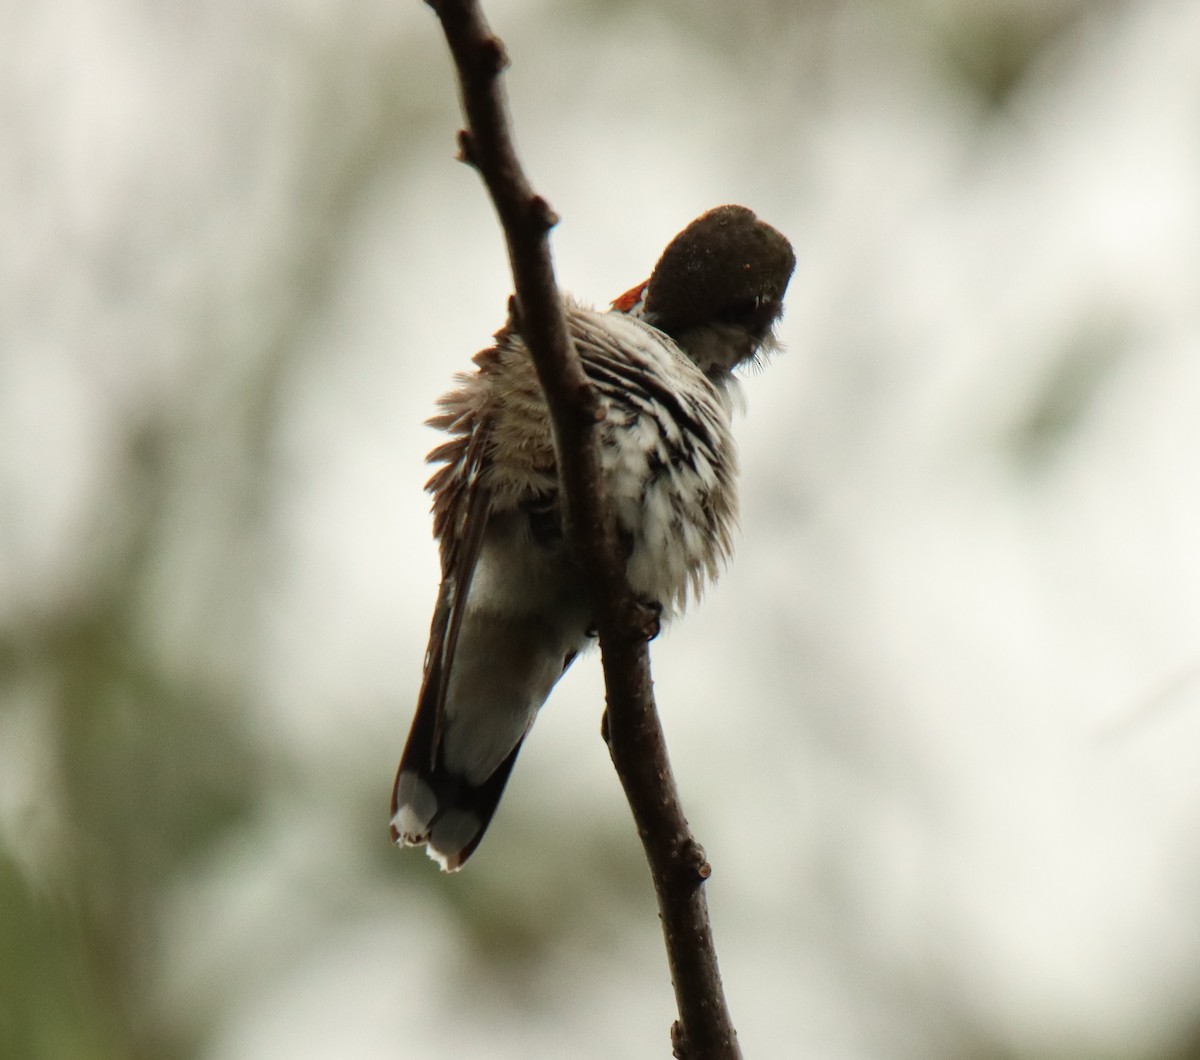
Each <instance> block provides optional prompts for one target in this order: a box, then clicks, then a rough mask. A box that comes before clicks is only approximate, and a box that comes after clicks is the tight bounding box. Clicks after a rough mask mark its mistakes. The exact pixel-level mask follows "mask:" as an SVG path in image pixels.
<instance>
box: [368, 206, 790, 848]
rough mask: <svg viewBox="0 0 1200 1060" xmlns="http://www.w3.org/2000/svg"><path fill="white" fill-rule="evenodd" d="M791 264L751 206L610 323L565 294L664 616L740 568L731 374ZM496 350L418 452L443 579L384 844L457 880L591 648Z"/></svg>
mask: <svg viewBox="0 0 1200 1060" xmlns="http://www.w3.org/2000/svg"><path fill="white" fill-rule="evenodd" d="M795 264H796V258H795V254H794V253H793V251H792V247H791V244H790V243H789V242H788V240H787V239H786V238H785V237H784V236H783V235H782V234H780V233H779V232H778V231H777V230H776V229H774V228H772V227H771V226H770V225H768V224H766V223H765V222H763V221H761V220H759V219H758V218H757V217H756V216H755V214H754V213H753V211H751V210H749V209H747V208H746V207H744V206H719V207H717V208H716V209H713V210H710V211H708V212H707V213H705V214H704V215H703V216H701V217H699V218H697V219H696V220H695V221H693V222H692V223H691V224H689V225H688V226H687V227H686V228H685V229H684V230H683V231H682V232H680V233H679V234H678V235H677V236H676V237H675V238H674V239H673V240H671V242H670V243H669V244H668V245H667V248H666V250H664V251H663V253H662V256H661V257H660V258H659V260H658V263H657V264H656V265H655V266H654V269H653V271H652V272H651V274H650V278H649V279H648V280H646V281H644V282H643V283H640V284H638V285H637V286H636V287H633V288H631V289H630V290H629V291H626V292H625V293H624V294H623V295H621V296H620V297H619V298H617V299H616V300H615V301H614V302H613V303H612V308H611V309H610V310H609V311H607V312H600V311H597V310H594V309H590V308H587V307H586V306H584V305H582V304H580V303H578V302H576V301H574V300H573V299H571V298H570V297H566V298H564V311H565V314H566V319H567V326H568V330H569V332H570V336H571V339H572V341H573V343H574V346H575V349H576V351H577V352H578V354H579V357H580V359H581V361H582V364H583V369H584V372H585V373H586V375H587V377H588V379H589V381H590V382H591V384H592V386H593V387H594V388H595V391H596V394H597V397H598V400H599V402H600V406H601V409H602V411H603V418H602V419H601V420H600V422H599V423H598V425H597V436H598V444H599V456H600V467H601V472H602V474H603V475H604V476H605V479H606V482H607V486H608V492H609V496H610V498H611V503H612V505H613V507H614V510H615V516H616V521H617V529H618V535H619V540H620V542H621V545H622V548H623V551H624V554H625V562H626V577H627V579H628V581H629V585H630V588H631V589H632V590H633V591H634V593H636V594H637V596H638V598H639V599H640V600H642V601H644V602H645V603H646V604H647V606H648V607H650V608H651V609H652V610H653V612H655V613H657V614H658V615H659V616H660V618H661V620H662V621H667V620H669V619H670V618H672V617H674V616H676V615H678V614H679V613H680V612H682V610H683V609H684V607H685V606H686V604H687V603H688V601H689V599H691V598H695V597H696V596H698V595H699V594H700V592H701V590H702V589H703V587H704V586H705V584H707V583H708V582H710V581H711V580H713V579H715V578H716V577H717V575H718V574H719V572H720V570H721V568H722V566H723V565H724V564H725V563H726V562H727V561H728V559H729V558H730V556H731V553H732V535H733V530H734V526H735V523H736V519H737V494H736V487H735V478H736V473H737V455H736V452H735V448H734V443H733V438H732V435H731V431H730V414H731V408H732V394H733V391H734V389H735V388H736V380H735V378H734V375H733V372H734V370H735V369H737V368H739V367H740V366H742V365H747V364H753V363H756V362H759V361H761V360H762V358H763V357H764V356H765V355H766V354H768V353H770V352H771V351H773V350H774V349H775V348H776V346H777V343H776V340H775V335H774V331H775V326H776V324H777V323H778V321H779V319H780V317H781V316H782V313H783V297H784V293H785V292H786V290H787V286H788V281H789V280H790V278H791V275H792V271H793V269H794V268H795ZM494 339H495V341H494V344H493V345H492V346H490V347H489V348H487V349H485V350H484V351H482V352H481V353H478V354H476V355H475V357H474V358H473V363H474V365H475V369H474V371H472V372H464V373H460V374H459V375H458V376H456V378H455V382H456V384H457V386H456V388H455V389H453V390H451V391H450V392H449V393H447V394H445V395H444V396H443V397H441V398H440V399H439V401H438V413H437V415H435V416H434V417H433V418H432V419H430V420H429V421H428V424H429V425H430V426H432V427H435V428H437V429H439V430H441V431H443V432H445V433H446V435H448V438H447V440H446V441H444V442H443V443H442V444H440V445H438V446H437V447H436V448H435V449H434V450H433V451H432V452H431V453H430V454H429V456H428V458H427V459H428V462H429V463H431V464H434V465H437V469H436V470H435V472H434V473H433V475H432V477H431V478H430V480H429V482H428V484H427V485H426V489H427V490H428V491H429V492H430V493H431V494H432V495H433V505H432V511H433V533H434V537H435V538H436V539H437V541H438V544H439V551H440V558H441V585H440V587H439V589H438V595H437V602H436V604H435V606H434V612H433V621H432V623H431V626H430V632H429V645H428V647H427V649H426V652H425V664H424V675H423V680H422V684H421V691H420V694H419V695H418V698H417V708H416V714H415V716H414V718H413V722H412V728H411V730H410V732H409V736H408V741H407V743H406V745H405V748H404V753H403V755H402V757H401V759H400V766H399V770H398V772H397V775H396V782H395V786H394V788H393V792H392V818H391V834H392V839H393V841H395V842H396V843H397V844H399V845H401V846H422V845H423V846H424V847H425V849H426V852H427V853H428V854H429V856H430V857H431V858H433V859H434V860H435V861H436V862H437V863H438V864H439V865H440V866H441V868H442V869H443V870H444V871H447V872H452V871H455V870H457V869H459V868H461V867H462V866H463V864H464V863H465V862H466V860H467V859H468V858H469V857H470V856H471V854H472V853H473V852H474V851H475V849H476V847H478V845H479V842H480V840H481V839H482V838H483V835H484V832H485V831H486V830H487V827H488V824H489V823H490V822H491V820H492V816H493V814H494V813H495V811H496V806H497V805H498V803H499V801H500V796H501V795H502V793H503V791H504V787H505V784H506V783H507V781H508V778H509V774H510V773H511V772H512V768H513V764H514V763H515V762H516V758H517V754H518V752H519V751H520V749H521V745H522V743H523V742H524V740H525V737H526V736H527V735H528V733H529V730H530V727H531V726H532V725H533V722H534V720H535V718H536V717H537V714H538V711H539V710H540V709H541V707H542V705H543V704H544V703H545V701H546V699H547V697H548V696H549V695H550V692H551V690H552V689H553V688H554V685H555V684H556V683H557V681H558V679H559V678H560V677H561V676H562V675H563V674H564V673H565V672H566V670H567V668H568V667H570V665H571V663H572V662H574V660H575V658H576V656H578V654H579V653H580V652H581V651H583V650H584V648H585V647H587V645H588V644H589V642H590V641H591V640H593V639H594V637H595V631H594V616H593V614H592V608H591V604H590V602H589V599H588V594H587V592H586V589H585V585H584V580H583V578H582V576H581V573H580V571H579V569H578V568H577V566H576V565H575V562H574V560H573V558H572V555H571V553H570V550H569V548H568V543H567V541H566V539H565V533H564V523H563V513H562V506H561V500H560V491H559V483H558V473H557V467H556V460H555V454H554V440H553V436H552V433H551V426H550V417H549V413H548V411H547V408H546V403H545V399H544V398H543V396H542V391H541V388H540V385H539V383H538V379H537V375H536V372H535V370H534V365H533V361H532V360H531V358H530V356H529V351H528V349H527V348H526V346H525V344H524V342H523V341H522V338H521V334H520V322H519V319H517V318H516V317H515V316H510V320H509V322H508V323H507V324H506V325H505V327H503V328H502V329H501V330H500V331H498V332H497V333H496V335H495V336H494Z"/></svg>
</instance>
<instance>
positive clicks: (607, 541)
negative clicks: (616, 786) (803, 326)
mask: <svg viewBox="0 0 1200 1060" xmlns="http://www.w3.org/2000/svg"><path fill="white" fill-rule="evenodd" d="M429 3H430V6H431V7H432V8H433V9H434V11H435V12H436V13H437V15H438V18H439V19H440V20H441V23H442V28H443V30H444V32H445V35H446V40H447V42H448V43H449V45H450V52H451V54H452V56H453V58H454V64H455V68H456V70H457V72H458V82H459V90H460V95H461V99H462V106H463V111H464V113H465V115H466V122H467V128H466V129H465V130H464V131H463V132H461V133H460V134H459V157H460V158H461V159H462V160H463V161H464V162H467V163H469V164H470V165H472V166H474V167H475V169H477V170H478V171H479V174H480V175H481V177H482V178H483V181H484V183H485V184H486V185H487V189H488V192H489V194H490V195H491V198H492V202H493V203H494V205H495V207H496V212H497V214H498V215H499V217H500V223H501V226H502V227H503V229H504V237H505V241H506V243H507V245H508V257H509V262H510V265H511V267H512V273H513V284H514V288H515V290H516V303H517V305H516V317H517V320H518V321H519V330H520V333H521V336H522V338H523V339H524V340H525V343H526V345H527V346H528V347H529V351H530V354H531V355H532V357H533V361H534V364H535V366H536V368H537V373H538V378H539V379H540V381H541V384H542V389H543V391H544V392H545V395H546V404H547V405H548V407H549V410H550V417H551V421H552V424H553V428H554V439H555V449H556V453H557V458H558V472H559V481H560V483H561V488H562V493H563V495H564V498H565V510H566V516H567V528H568V535H569V540H570V541H571V544H572V547H573V549H574V550H575V554H576V556H577V557H578V558H579V561H580V565H581V567H582V569H583V571H584V572H585V577H586V578H587V581H588V589H589V591H590V593H591V597H592V600H593V603H594V606H595V608H596V616H595V617H596V625H597V628H598V630H599V633H600V649H601V653H602V657H603V666H604V680H605V686H606V692H607V710H606V712H605V716H604V734H605V739H606V740H607V741H608V746H609V751H610V753H611V755H612V759H613V764H614V766H615V768H616V771H617V775H618V777H619V778H620V780H621V784H622V786H623V787H624V789H625V795H626V798H627V799H628V800H629V805H630V808H631V809H632V811H633V817H634V821H635V822H636V824H637V829H638V835H639V836H640V837H641V840H642V845H643V846H644V848H645V851H646V858H647V860H648V862H649V865H650V874H651V877H652V879H653V881H654V889H655V892H656V894H657V896H658V905H659V911H660V913H661V916H662V924H663V934H664V937H665V939H666V945H667V958H668V961H669V964H670V969H671V980H672V983H673V984H674V987H675V997H676V1002H677V1004H678V1008H679V1020H678V1021H677V1022H676V1023H675V1025H674V1026H673V1027H672V1029H671V1041H672V1045H673V1049H674V1054H675V1056H677V1057H686V1058H687V1060H737V1058H739V1057H740V1056H741V1053H740V1051H739V1049H738V1044H737V1033H736V1032H735V1030H734V1028H733V1023H732V1021H731V1020H730V1017H729V1010H728V1006H727V1005H726V1002H725V995H724V992H723V990H722V987H721V976H720V971H719V969H718V967H717V957H716V951H715V949H714V947H713V941H712V931H711V928H710V926H709V920H708V904H707V901H706V900H705V895H704V887H703V883H704V881H705V880H706V879H707V878H708V876H709V874H710V872H711V869H710V868H709V865H708V862H707V860H706V859H705V856H704V851H703V850H702V849H701V847H700V845H699V844H698V843H697V842H696V840H695V839H694V838H693V837H692V835H691V832H690V830H689V829H688V823H687V819H686V818H685V817H684V815H683V809H682V807H681V806H680V803H679V793H678V791H677V789H676V786H675V779H674V776H673V775H672V773H671V765H670V762H669V760H668V758H667V747H666V741H665V739H664V737H663V731H662V727H661V725H660V724H659V720H658V712H657V710H656V708H655V705H654V696H653V692H652V688H651V680H650V657H649V652H648V650H647V647H646V630H647V624H648V623H647V617H648V616H647V614H646V609H645V608H644V607H643V606H642V605H641V604H640V603H639V602H638V601H637V600H636V599H635V597H634V595H633V593H632V592H631V591H630V588H629V584H628V582H627V581H626V578H625V564H624V560H623V558H622V553H621V550H620V548H619V544H618V540H617V533H616V521H615V519H614V517H613V513H612V507H611V505H610V504H609V501H608V496H607V489H606V484H605V481H604V479H603V477H602V475H601V473H600V461H599V453H598V450H597V444H596V438H595V430H594V429H595V426H596V423H597V422H598V420H599V419H600V418H601V417H602V415H603V413H602V410H601V409H600V406H599V404H598V402H597V399H596V395H595V393H594V392H593V390H592V387H591V385H590V383H589V382H588V379H587V377H586V375H585V374H584V371H583V366H582V365H581V363H580V360H579V357H578V355H577V354H576V352H575V349H574V346H573V345H572V343H571V339H570V335H569V333H568V331H567V325H566V319H565V317H564V315H563V306H562V300H561V298H560V297H559V294H558V290H557V287H556V284H555V280H554V269H553V265H552V263H551V258H550V244H549V239H548V234H549V231H550V229H551V228H552V227H553V226H554V225H555V224H556V223H557V220H558V219H557V217H556V216H555V215H554V212H553V211H552V210H551V209H550V206H549V205H548V204H547V202H546V200H545V199H543V198H542V197H541V196H540V195H537V194H536V193H535V192H534V191H533V188H532V187H531V186H530V184H529V182H528V180H527V179H526V177H525V174H524V171H523V169H522V167H521V164H520V161H519V160H518V158H517V155H516V150H515V148H514V146H513V142H512V134H511V131H510V126H509V120H508V111H507V105H506V102H505V99H504V93H503V88H502V85H501V81H500V74H501V72H502V71H503V69H504V67H505V66H506V65H507V62H508V60H507V56H506V55H505V51H504V45H503V44H502V43H501V42H500V40H499V38H497V37H496V36H495V35H494V34H493V33H492V32H491V30H490V29H489V27H488V25H487V22H486V21H485V20H484V17H483V13H482V11H481V10H480V8H479V4H478V3H477V2H476V0H429Z"/></svg>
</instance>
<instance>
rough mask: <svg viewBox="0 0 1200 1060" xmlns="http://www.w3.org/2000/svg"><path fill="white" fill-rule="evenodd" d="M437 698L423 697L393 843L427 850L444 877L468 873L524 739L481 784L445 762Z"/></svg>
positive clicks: (399, 777)
mask: <svg viewBox="0 0 1200 1060" xmlns="http://www.w3.org/2000/svg"><path fill="white" fill-rule="evenodd" d="M432 691H433V692H434V693H435V694H434V695H429V694H423V695H422V697H421V699H420V701H419V702H418V704H417V714H416V717H415V718H414V719H413V726H412V731H411V732H410V733H409V735H408V742H407V743H406V744H405V746H404V754H403V756H402V757H401V759H400V768H399V770H398V771H397V773H396V783H395V785H394V786H393V788H392V821H391V832H392V841H393V842H395V843H400V844H402V845H404V846H421V845H424V846H425V850H426V852H427V853H428V854H429V856H430V857H431V858H433V860H434V861H436V862H437V863H438V865H440V866H441V868H442V871H444V872H454V871H456V870H457V869H460V868H462V866H463V864H464V863H465V862H466V860H467V858H469V857H470V856H471V855H472V854H473V853H474V852H475V848H476V847H477V846H479V841H480V840H481V839H483V834H484V832H486V831H487V827H488V825H489V824H490V823H491V820H492V816H493V814H495V812H496V807H497V806H498V805H499V804H500V796H501V795H502V794H504V786H505V784H507V783H508V777H509V774H510V773H511V772H512V768H513V764H514V763H515V762H516V760H517V753H518V752H519V751H520V750H521V744H522V743H524V737H523V736H522V737H521V739H519V740H518V741H517V744H516V746H515V747H514V748H513V749H512V750H511V751H510V752H509V753H508V755H507V756H506V757H505V758H504V759H503V760H502V761H501V762H500V764H499V765H498V766H497V767H496V768H495V770H494V771H493V772H492V773H491V774H490V775H488V776H487V777H486V778H485V779H484V780H483V781H482V782H480V783H477V784H475V783H472V782H471V781H470V780H468V779H467V777H466V776H465V775H464V774H463V773H460V772H456V771H454V770H452V769H450V768H449V767H448V766H447V765H446V762H445V759H444V756H443V754H442V749H441V746H440V744H441V740H440V738H439V736H440V734H439V732H438V729H439V725H438V711H437V704H436V686H435V688H434V689H433V690H432Z"/></svg>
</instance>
